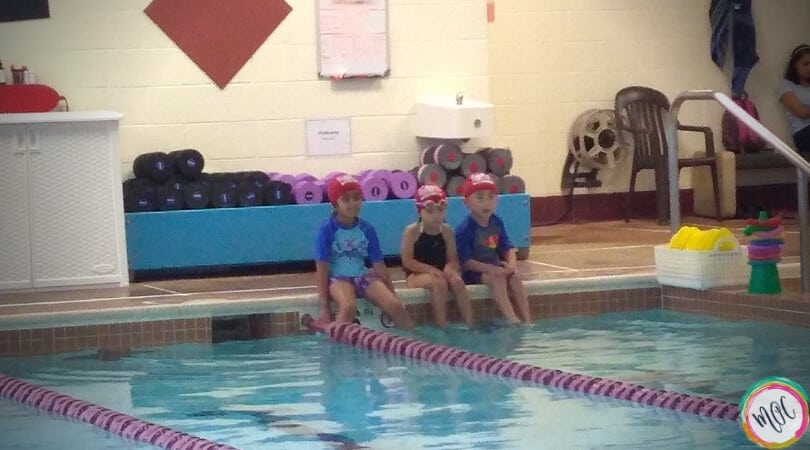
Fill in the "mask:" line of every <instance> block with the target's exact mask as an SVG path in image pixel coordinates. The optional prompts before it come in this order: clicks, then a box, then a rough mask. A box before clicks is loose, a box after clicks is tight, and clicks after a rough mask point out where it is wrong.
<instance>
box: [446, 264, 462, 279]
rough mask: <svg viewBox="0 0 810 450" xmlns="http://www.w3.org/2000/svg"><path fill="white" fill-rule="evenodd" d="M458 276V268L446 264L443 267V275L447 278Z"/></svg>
mask: <svg viewBox="0 0 810 450" xmlns="http://www.w3.org/2000/svg"><path fill="white" fill-rule="evenodd" d="M458 274H459V270H458V267H456V266H455V265H454V264H448V265H446V266H444V275H445V276H447V277H454V276H456V275H458Z"/></svg>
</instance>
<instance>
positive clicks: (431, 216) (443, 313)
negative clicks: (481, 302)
mask: <svg viewBox="0 0 810 450" xmlns="http://www.w3.org/2000/svg"><path fill="white" fill-rule="evenodd" d="M416 212H417V214H419V220H418V221H416V222H414V223H412V224H410V225H408V226H407V227H405V231H404V232H403V233H402V244H401V248H400V253H401V257H402V267H403V269H404V270H405V275H406V277H407V278H406V283H407V286H408V287H409V288H423V289H427V290H429V291H430V303H431V306H432V307H433V308H432V309H433V321H434V322H435V323H436V325H437V326H438V327H440V328H444V327H445V326H447V298H448V291H449V290H452V291H453V296H454V297H455V299H456V306H457V307H458V310H459V312H460V313H461V317H462V318H463V319H464V322H465V323H466V324H467V325H468V326H471V325H472V324H473V317H472V305H471V304H470V296H469V294H468V293H467V286H466V285H465V284H464V280H462V279H461V274H460V267H459V264H458V253H457V252H456V242H455V237H454V236H453V229H452V228H450V226H449V225H447V223H445V221H444V219H445V215H446V213H447V196H446V195H445V193H444V190H442V188H441V187H439V186H435V185H430V184H426V185H423V186H421V187H420V188H419V189H418V190H417V191H416Z"/></svg>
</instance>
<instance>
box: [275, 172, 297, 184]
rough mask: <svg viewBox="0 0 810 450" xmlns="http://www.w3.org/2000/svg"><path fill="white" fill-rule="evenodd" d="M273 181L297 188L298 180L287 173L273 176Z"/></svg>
mask: <svg viewBox="0 0 810 450" xmlns="http://www.w3.org/2000/svg"><path fill="white" fill-rule="evenodd" d="M271 179H272V180H275V181H281V182H282V183H287V184H289V185H290V186H295V183H296V181H297V180H296V179H295V177H294V176H292V175H289V174H286V173H277V174H275V175H273V176H272V178H271Z"/></svg>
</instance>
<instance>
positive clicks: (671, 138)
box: [664, 90, 810, 292]
mask: <svg viewBox="0 0 810 450" xmlns="http://www.w3.org/2000/svg"><path fill="white" fill-rule="evenodd" d="M686 100H716V101H717V102H718V103H720V104H721V105H722V106H723V107H724V108H725V109H726V110H727V111H728V112H730V113H731V114H732V115H734V117H736V118H737V119H739V120H741V121H742V122H743V123H744V124H745V125H746V126H748V128H750V129H751V130H753V131H754V132H755V133H756V134H758V135H759V136H760V137H762V139H764V140H765V141H766V142H768V143H769V144H771V145H772V146H773V148H774V150H776V152H777V153H779V154H780V155H782V156H784V157H785V159H787V160H788V161H790V163H791V164H792V165H793V167H795V168H796V180H797V181H796V183H797V185H798V186H797V188H796V189H797V192H798V197H799V201H798V203H799V207H798V211H799V245H800V246H801V248H800V255H801V256H800V266H801V267H800V270H801V277H802V292H808V291H810V265H808V260H810V247H808V244H809V242H808V236H807V225H808V212H807V207H808V205H807V180H808V176H810V163H808V162H807V160H805V159H804V158H802V157H801V155H799V154H798V153H797V152H796V151H795V150H793V149H792V148H790V146H788V145H787V144H786V143H785V142H784V141H782V140H781V139H779V138H778V137H777V136H776V135H775V134H773V132H772V131H771V130H769V129H767V128H765V126H764V125H762V124H761V123H760V122H759V121H758V120H756V119H754V118H753V117H752V116H751V115H750V114H748V112H746V111H745V110H744V109H742V108H740V107H739V106H738V105H737V104H736V103H734V100H732V99H731V98H730V97H729V96H728V95H726V94H723V93H722V92H717V91H712V90H692V91H684V92H681V93H680V94H678V96H677V97H675V99H674V100H673V101H672V106H671V108H670V109H669V114H667V117H666V125H665V128H664V129H665V131H666V138H667V145H668V148H669V152H668V155H667V157H668V160H667V165H668V172H669V213H670V222H669V223H670V231H671V232H672V234H675V233H676V232H677V231H678V229H679V228H680V227H681V203H680V195H679V186H678V112H679V111H680V109H681V104H682V103H683V102H684V101H686Z"/></svg>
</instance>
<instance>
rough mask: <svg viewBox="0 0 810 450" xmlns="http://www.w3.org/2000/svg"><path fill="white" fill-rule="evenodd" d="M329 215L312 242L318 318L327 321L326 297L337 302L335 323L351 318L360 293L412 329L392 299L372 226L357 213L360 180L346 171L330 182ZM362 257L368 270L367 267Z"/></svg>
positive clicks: (400, 324) (359, 200)
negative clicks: (368, 265)
mask: <svg viewBox="0 0 810 450" xmlns="http://www.w3.org/2000/svg"><path fill="white" fill-rule="evenodd" d="M327 195H328V197H329V201H330V202H332V206H334V212H333V213H332V216H331V217H330V218H329V220H327V221H326V222H324V223H323V225H321V227H320V229H319V230H318V235H317V238H316V241H315V268H316V276H317V284H318V300H319V302H320V318H321V320H323V321H325V322H330V321H331V318H332V317H331V312H330V309H329V299H330V298H331V299H332V300H334V302H335V303H336V304H337V316H336V318H335V320H336V321H338V322H352V321H353V320H354V317H355V313H356V311H357V297H358V296H359V297H364V298H366V299H368V300H369V301H370V302H372V303H374V304H375V305H377V306H378V307H379V308H380V309H381V310H382V311H383V312H384V313H386V314H388V315H389V316H390V317H391V318H392V319H393V320H394V323H396V325H397V326H398V327H400V328H404V329H411V328H413V321H412V320H411V317H410V315H408V311H407V310H406V309H405V306H404V305H403V304H402V302H401V301H400V300H399V299H398V298H397V296H396V294H395V292H394V286H393V284H392V283H391V277H390V276H389V274H388V269H387V267H386V266H385V262H384V261H383V253H382V249H381V248H380V242H379V239H378V238H377V232H376V231H375V230H374V227H373V226H372V225H371V224H370V223H368V222H366V221H365V220H363V219H360V218H359V217H358V216H359V214H360V207H361V206H362V203H363V197H362V195H361V190H360V183H359V182H358V181H357V180H356V179H355V178H354V177H351V176H349V175H341V176H337V177H334V178H332V179H331V180H329V184H328V186H327ZM366 259H368V261H369V262H370V263H371V266H372V267H371V269H369V268H368V267H366Z"/></svg>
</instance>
